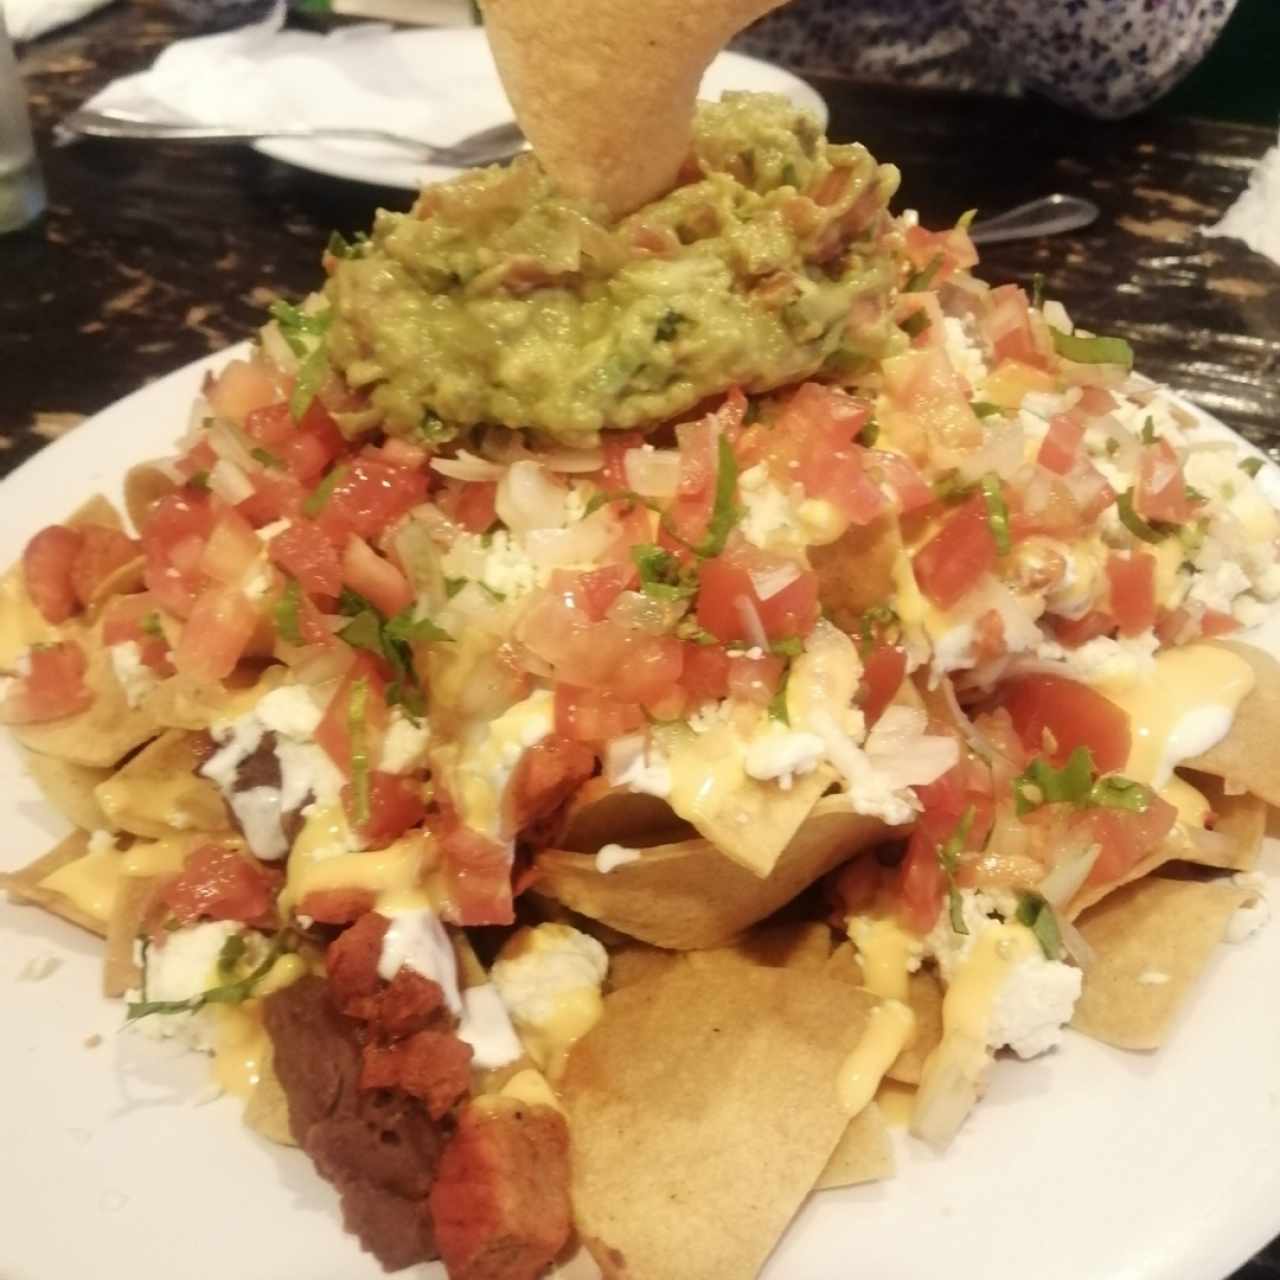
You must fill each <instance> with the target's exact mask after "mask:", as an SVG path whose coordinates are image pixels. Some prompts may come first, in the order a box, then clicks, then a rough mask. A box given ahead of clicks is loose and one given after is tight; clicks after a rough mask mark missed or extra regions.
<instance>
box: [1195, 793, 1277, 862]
mask: <svg viewBox="0 0 1280 1280" xmlns="http://www.w3.org/2000/svg"><path fill="white" fill-rule="evenodd" d="M1188 781H1189V782H1190V783H1191V785H1192V786H1193V787H1195V789H1196V790H1197V791H1199V792H1200V793H1201V795H1203V796H1204V798H1205V799H1206V800H1208V802H1209V807H1210V808H1211V809H1212V810H1213V814H1214V823H1213V830H1212V831H1209V832H1208V833H1206V834H1205V835H1203V836H1201V835H1197V834H1192V835H1190V836H1188V845H1189V848H1188V849H1187V852H1186V853H1185V854H1183V860H1184V861H1186V862H1196V863H1199V864H1200V866H1202V867H1219V868H1221V869H1222V870H1223V871H1252V870H1253V868H1254V867H1256V866H1257V865H1258V856H1259V854H1261V852H1262V838H1263V836H1264V835H1265V834H1266V831H1267V804H1266V801H1265V800H1262V799H1261V798H1259V797H1258V796H1255V795H1251V794H1250V793H1249V792H1247V791H1245V792H1241V793H1240V794H1237V795H1232V794H1229V793H1228V792H1227V790H1226V784H1225V783H1224V782H1223V781H1222V779H1221V778H1215V777H1212V776H1211V775H1209V774H1207V773H1196V774H1192V775H1191V777H1190V778H1189V779H1188Z"/></svg>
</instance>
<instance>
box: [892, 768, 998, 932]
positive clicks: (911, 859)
mask: <svg viewBox="0 0 1280 1280" xmlns="http://www.w3.org/2000/svg"><path fill="white" fill-rule="evenodd" d="M978 782H979V780H978V779H977V778H976V777H975V775H974V771H973V769H972V768H971V766H970V765H969V763H968V761H965V760H962V761H961V762H960V763H959V764H958V765H956V767H955V768H954V769H951V770H949V771H948V772H947V773H944V774H943V775H942V777H941V778H939V779H938V780H937V781H936V782H931V783H929V784H928V785H927V786H923V787H917V788H916V794H917V795H918V796H919V797H920V802H921V804H922V805H923V806H924V812H923V813H921V815H920V817H919V819H918V820H917V822H916V829H915V831H913V832H912V834H911V839H910V841H909V842H908V844H907V852H906V855H905V856H904V858H903V860H902V865H901V867H900V869H899V872H898V893H899V896H900V899H901V902H902V909H903V916H904V918H905V921H906V923H907V925H908V927H909V928H911V929H913V930H915V931H916V932H917V933H921V934H923V933H928V932H929V930H930V929H932V928H933V926H934V924H935V922H936V921H937V919H938V913H939V910H940V909H941V907H942V899H943V894H944V891H945V889H946V875H945V873H944V871H943V869H942V864H941V863H940V862H939V860H938V851H939V849H940V847H941V846H942V845H943V844H944V843H945V842H946V841H948V840H950V839H951V838H952V836H954V835H955V834H956V832H957V831H958V829H959V827H960V824H961V822H962V821H963V820H964V816H965V814H966V813H967V812H968V811H969V809H970V808H972V809H973V819H972V821H971V823H970V826H969V831H968V835H967V838H966V839H965V841H964V848H965V849H981V848H982V846H983V845H984V844H985V843H986V839H987V835H988V833H989V832H990V830H991V823H992V819H993V817H994V812H995V811H994V806H993V804H992V799H991V795H990V793H989V792H988V791H987V790H986V789H985V788H984V787H982V786H980V785H978Z"/></svg>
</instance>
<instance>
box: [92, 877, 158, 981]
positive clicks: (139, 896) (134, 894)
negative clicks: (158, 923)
mask: <svg viewBox="0 0 1280 1280" xmlns="http://www.w3.org/2000/svg"><path fill="white" fill-rule="evenodd" d="M160 884H161V881H160V880H159V879H158V878H157V877H153V876H125V877H124V878H123V879H122V880H121V882H120V888H119V890H118V892H117V893H116V900H115V906H114V908H113V910H112V912H111V918H110V919H109V920H108V921H107V950H106V953H105V954H104V956H103V958H102V994H103V995H104V996H122V995H124V993H125V992H126V991H129V990H132V989H133V988H135V987H140V986H141V985H142V969H141V968H140V967H139V965H138V963H137V961H136V960H135V959H134V951H133V944H134V942H135V941H136V940H137V937H138V935H139V934H140V933H141V932H142V922H143V920H145V919H146V916H147V912H148V911H149V910H150V908H151V903H152V900H153V899H154V897H155V893H156V890H157V889H158V888H159V887H160Z"/></svg>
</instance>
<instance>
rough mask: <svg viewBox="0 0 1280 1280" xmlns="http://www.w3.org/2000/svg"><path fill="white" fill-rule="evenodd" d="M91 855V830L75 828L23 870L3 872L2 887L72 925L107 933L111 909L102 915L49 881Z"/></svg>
mask: <svg viewBox="0 0 1280 1280" xmlns="http://www.w3.org/2000/svg"><path fill="white" fill-rule="evenodd" d="M87 856H89V833H88V832H87V831H73V832H72V833H71V834H70V835H69V836H67V838H66V839H65V840H62V841H60V842H59V843H58V844H56V845H54V847H53V848H52V849H50V850H49V852H48V853H46V854H45V855H44V856H43V857H40V858H37V859H36V860H35V861H34V862H32V863H30V864H28V865H27V866H25V867H23V868H22V869H21V870H20V871H11V872H3V873H0V889H5V890H7V892H8V894H9V896H10V897H11V898H13V899H14V900H15V901H17V902H26V903H29V904H31V905H32V906H36V907H43V908H44V909H45V910H46V911H48V912H51V913H52V914H53V915H55V916H61V918H62V919H63V920H68V921H70V922H71V923H72V924H75V925H79V926H80V928H82V929H87V930H88V931H89V932H90V933H96V934H97V935H98V936H99V937H101V938H105V937H106V936H107V920H108V919H109V917H110V911H109V910H108V911H107V912H105V913H104V914H102V915H99V914H97V913H95V912H92V911H87V910H85V908H84V907H83V906H82V905H81V904H80V903H78V902H76V901H75V900H74V899H73V898H72V897H70V896H69V895H68V894H66V893H63V892H60V891H59V890H58V889H57V888H56V887H51V886H50V885H49V884H48V883H47V881H48V880H49V879H50V877H56V876H57V875H58V873H59V872H62V871H65V870H66V869H67V868H68V867H70V866H72V865H73V864H74V863H77V862H79V861H81V860H82V859H83V858H85V857H87Z"/></svg>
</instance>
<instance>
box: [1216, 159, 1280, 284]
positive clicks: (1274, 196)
mask: <svg viewBox="0 0 1280 1280" xmlns="http://www.w3.org/2000/svg"><path fill="white" fill-rule="evenodd" d="M1204 234H1205V235H1207V236H1234V237H1235V239H1237V240H1243V241H1244V242H1245V244H1247V245H1248V246H1249V248H1250V249H1252V250H1253V251H1254V253H1261V254H1263V255H1264V256H1265V257H1268V258H1270V259H1271V261H1272V262H1278V263H1280V142H1277V143H1276V145H1275V146H1274V147H1272V148H1271V149H1270V150H1269V151H1268V152H1267V153H1266V155H1264V156H1263V157H1262V159H1261V160H1259V161H1258V165H1257V168H1255V169H1254V171H1253V173H1252V175H1251V176H1250V178H1249V185H1248V187H1247V188H1246V189H1245V192H1244V194H1243V195H1242V196H1241V197H1240V198H1239V199H1238V200H1237V201H1236V202H1235V204H1233V205H1232V206H1231V208H1230V209H1228V210H1227V211H1226V213H1224V214H1223V215H1222V220H1221V221H1220V222H1216V223H1214V225H1213V226H1211V227H1205V228H1204Z"/></svg>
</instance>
